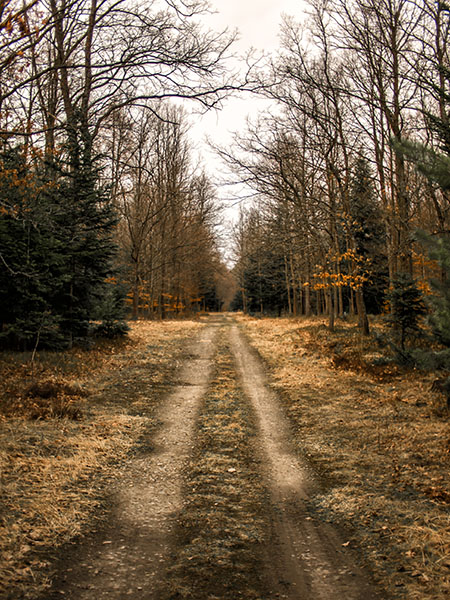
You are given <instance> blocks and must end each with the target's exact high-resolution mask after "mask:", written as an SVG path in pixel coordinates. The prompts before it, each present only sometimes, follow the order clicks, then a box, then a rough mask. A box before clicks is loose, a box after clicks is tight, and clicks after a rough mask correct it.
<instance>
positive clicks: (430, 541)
mask: <svg viewBox="0 0 450 600" xmlns="http://www.w3.org/2000/svg"><path fill="white" fill-rule="evenodd" d="M241 323H242V326H243V327H244V328H245V330H246V332H247V333H248V335H249V336H250V338H251V340H252V343H253V344H254V346H255V347H256V348H257V349H258V351H259V352H260V354H261V355H262V357H263V358H264V359H265V361H266V363H267V364H268V365H269V367H270V369H271V372H272V378H273V379H272V381H273V385H274V387H275V388H276V389H277V390H278V391H279V392H280V394H281V397H282V400H283V403H284V407H285V410H286V412H287V414H288V415H289V417H290V419H291V421H292V423H293V425H294V430H295V434H296V440H297V445H298V449H299V452H301V453H303V454H306V455H307V456H308V457H309V459H310V461H311V462H312V463H313V465H314V466H315V468H316V469H317V471H318V472H319V473H320V474H321V475H322V476H323V477H324V480H325V481H326V482H327V486H326V488H325V491H324V493H323V494H321V495H320V496H318V497H316V498H315V499H314V505H315V508H316V509H318V510H320V511H321V513H322V514H323V516H324V518H327V519H329V520H331V521H334V522H337V523H340V524H342V525H344V526H346V527H350V528H352V530H353V532H354V533H353V538H352V540H353V543H354V544H356V545H357V546H358V547H360V548H361V549H362V551H363V552H364V553H365V555H366V558H367V560H368V561H369V563H370V564H371V567H372V569H373V571H374V573H375V575H376V577H377V579H378V580H379V581H380V583H382V584H383V585H384V586H385V588H386V589H387V590H388V593H389V595H390V596H392V597H393V598H403V597H407V598H408V600H444V598H448V597H449V595H450V517H449V499H450V478H449V462H450V461H449V458H450V428H449V415H448V412H447V411H446V409H445V400H444V398H443V397H442V396H440V395H436V394H435V393H433V392H432V391H431V386H432V381H433V379H434V376H433V375H432V374H425V373H420V372H417V371H413V370H410V371H404V370H401V369H399V368H397V367H393V366H390V365H383V366H380V365H374V359H377V358H380V357H381V356H382V355H381V350H380V349H379V348H378V347H377V346H376V344H375V343H374V342H373V340H372V339H365V338H363V337H362V336H360V334H359V333H358V332H357V331H356V329H355V326H354V325H351V324H343V325H342V326H340V327H339V329H338V330H337V332H336V333H335V334H330V333H329V332H328V331H327V329H326V327H325V325H324V322H323V321H321V320H320V319H310V320H306V319H305V320H300V319H299V320H293V319H263V320H253V319H249V318H244V317H243V318H242V319H241Z"/></svg>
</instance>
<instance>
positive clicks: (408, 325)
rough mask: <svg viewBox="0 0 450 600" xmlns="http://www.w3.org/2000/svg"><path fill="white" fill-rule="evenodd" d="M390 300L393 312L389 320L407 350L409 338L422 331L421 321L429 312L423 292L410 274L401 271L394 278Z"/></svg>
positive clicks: (402, 346) (403, 347)
mask: <svg viewBox="0 0 450 600" xmlns="http://www.w3.org/2000/svg"><path fill="white" fill-rule="evenodd" d="M388 300H389V302H390V304H391V314H390V315H389V316H388V317H387V322H388V323H389V325H390V327H391V328H392V329H393V330H394V331H395V332H396V334H397V337H398V340H399V342H400V347H401V349H402V350H405V342H406V340H407V338H408V337H410V336H416V335H417V334H419V333H420V331H421V327H420V321H421V319H422V317H424V316H425V315H426V313H427V308H426V306H425V303H424V301H423V298H422V293H421V292H420V291H419V290H418V289H417V286H416V283H415V281H414V280H413V279H412V278H411V276H410V275H408V274H407V273H400V274H398V275H397V277H396V278H395V279H394V282H393V287H392V289H391V290H390V291H389V293H388Z"/></svg>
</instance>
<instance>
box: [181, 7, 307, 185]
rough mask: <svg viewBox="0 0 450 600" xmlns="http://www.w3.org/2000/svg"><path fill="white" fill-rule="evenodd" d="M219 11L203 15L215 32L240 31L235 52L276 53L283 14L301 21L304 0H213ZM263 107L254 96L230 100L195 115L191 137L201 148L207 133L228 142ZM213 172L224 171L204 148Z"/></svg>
mask: <svg viewBox="0 0 450 600" xmlns="http://www.w3.org/2000/svg"><path fill="white" fill-rule="evenodd" d="M210 5H211V8H212V10H213V11H215V13H216V14H213V15H208V16H206V17H204V19H205V25H206V26H207V27H209V28H210V29H212V30H214V31H222V30H223V29H225V28H226V27H228V28H229V29H230V30H232V31H234V30H235V29H237V30H238V31H239V41H238V43H237V44H236V52H238V53H239V54H245V53H246V51H247V50H249V49H250V48H252V47H253V48H255V49H256V50H259V51H261V50H263V51H264V52H268V53H269V52H273V51H274V50H276V49H277V47H278V45H279V40H278V34H279V30H280V24H281V20H282V14H283V13H284V14H288V15H292V16H294V17H295V18H296V19H298V20H299V21H301V20H302V15H303V11H304V6H305V3H304V2H303V1H302V0H210ZM258 106H259V107H261V108H263V103H262V101H260V102H258V101H257V99H256V98H255V97H254V96H250V95H249V96H248V97H246V98H244V99H240V100H239V99H231V100H230V101H228V102H227V103H226V106H225V107H224V109H223V110H221V111H220V112H215V111H210V113H208V114H207V115H205V116H203V117H202V118H199V117H193V123H194V127H193V131H192V137H193V140H194V141H195V143H196V144H197V145H199V146H200V147H202V146H203V145H202V140H203V139H204V136H205V135H208V136H210V137H211V138H212V139H213V140H214V141H216V142H219V143H221V144H225V145H228V144H229V142H230V141H231V136H230V132H231V131H235V130H240V129H242V128H243V127H244V126H245V119H246V117H247V115H249V114H254V113H255V107H258ZM202 154H203V155H204V158H205V159H206V164H207V167H208V170H209V171H210V174H211V175H212V176H213V177H214V176H215V174H216V171H220V170H221V168H222V167H221V163H220V162H219V161H218V159H215V158H214V157H212V156H211V155H210V154H209V153H208V151H207V150H206V149H205V151H204V152H202Z"/></svg>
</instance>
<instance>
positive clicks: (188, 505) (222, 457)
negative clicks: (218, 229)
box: [163, 342, 268, 600]
mask: <svg viewBox="0 0 450 600" xmlns="http://www.w3.org/2000/svg"><path fill="white" fill-rule="evenodd" d="M216 365H217V367H216V373H215V377H214V380H213V381H212V382H211V385H210V388H209V391H208V394H207V395H206V398H205V401H204V405H203V408H202V410H201V413H200V416H199V421H198V430H197V441H196V447H195V450H194V453H193V457H192V459H191V463H190V465H189V466H188V472H187V476H186V483H185V489H184V497H185V502H184V508H183V510H182V513H181V515H180V518H179V522H178V547H177V548H176V549H175V551H174V556H173V562H172V564H171V566H170V567H169V569H168V572H167V574H166V577H165V581H166V584H165V590H164V593H163V598H170V599H171V600H175V599H176V600H181V599H194V598H195V599H196V600H200V599H203V598H205V599H206V598H208V600H219V599H220V600H226V599H233V600H236V599H237V598H245V599H246V600H253V599H258V598H259V599H262V598H263V597H264V595H263V592H262V590H263V581H262V579H261V564H262V559H263V552H264V544H265V541H266V535H267V533H266V532H267V531H268V527H267V508H266V507H267V505H268V504H267V492H266V489H265V487H264V486H263V483H262V478H261V475H260V472H261V471H260V465H259V464H258V462H257V460H256V459H255V456H254V448H253V445H254V444H253V440H254V436H255V423H254V417H253V414H252V412H251V409H250V407H249V405H248V403H247V402H246V401H245V400H244V396H243V392H242V390H241V389H240V388H239V386H238V385H237V383H236V372H235V369H234V365H233V362H232V358H231V354H230V351H229V348H228V347H227V346H226V344H225V343H223V342H222V343H221V344H220V347H219V350H218V354H217V363H216Z"/></svg>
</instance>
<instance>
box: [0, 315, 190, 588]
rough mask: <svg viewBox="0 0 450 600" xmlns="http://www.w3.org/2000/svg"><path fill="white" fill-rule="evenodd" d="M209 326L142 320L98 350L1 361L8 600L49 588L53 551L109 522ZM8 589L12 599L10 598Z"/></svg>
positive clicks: (2, 536) (2, 557)
mask: <svg viewBox="0 0 450 600" xmlns="http://www.w3.org/2000/svg"><path fill="white" fill-rule="evenodd" d="M198 327H201V325H199V324H198V323H195V322H189V321H183V322H176V321H171V322H167V323H160V322H138V323H135V324H134V325H133V328H132V331H131V333H130V336H129V339H127V340H126V341H122V342H118V343H113V342H110V343H104V344H101V345H100V346H99V347H98V348H96V349H95V350H93V351H83V350H72V351H69V352H64V353H55V354H51V353H41V354H40V355H38V356H37V359H36V362H35V364H34V365H31V364H30V362H29V358H30V357H29V356H28V355H23V354H12V353H8V354H4V355H0V377H2V378H3V388H2V392H1V396H0V399H1V412H0V422H1V429H0V474H1V490H0V564H1V568H0V598H8V597H9V598H19V597H20V598H33V597H35V596H36V594H37V593H38V592H39V591H40V590H43V589H45V587H46V585H47V583H48V582H47V580H46V570H47V567H48V564H49V555H50V554H51V550H52V549H53V548H55V547H57V546H59V545H61V544H63V543H65V542H67V541H69V540H70V539H73V538H74V537H75V536H77V535H78V534H80V533H81V532H83V531H84V530H85V529H86V527H87V526H88V524H89V523H91V522H92V519H93V518H94V513H96V514H97V517H100V516H101V514H102V513H101V510H100V509H101V503H102V497H103V494H104V489H105V486H106V485H107V484H108V482H111V481H112V480H113V479H114V477H117V476H118V475H119V474H120V469H121V467H122V466H124V465H125V461H126V459H127V456H128V455H129V453H130V452H132V451H133V449H134V448H135V447H136V443H137V442H138V441H139V438H140V436H141V435H142V434H143V432H144V431H146V430H148V428H150V427H152V426H153V425H154V419H153V413H154V410H155V407H156V405H157V403H158V402H159V400H160V398H161V392H163V391H164V390H165V389H166V388H167V385H168V383H169V382H170V380H171V379H173V377H174V370H175V369H176V366H177V364H178V362H177V361H178V360H180V359H181V356H182V346H183V342H184V340H185V339H186V338H188V337H191V336H192V334H193V333H194V331H196V330H197V328H198ZM2 590H3V591H2Z"/></svg>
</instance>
